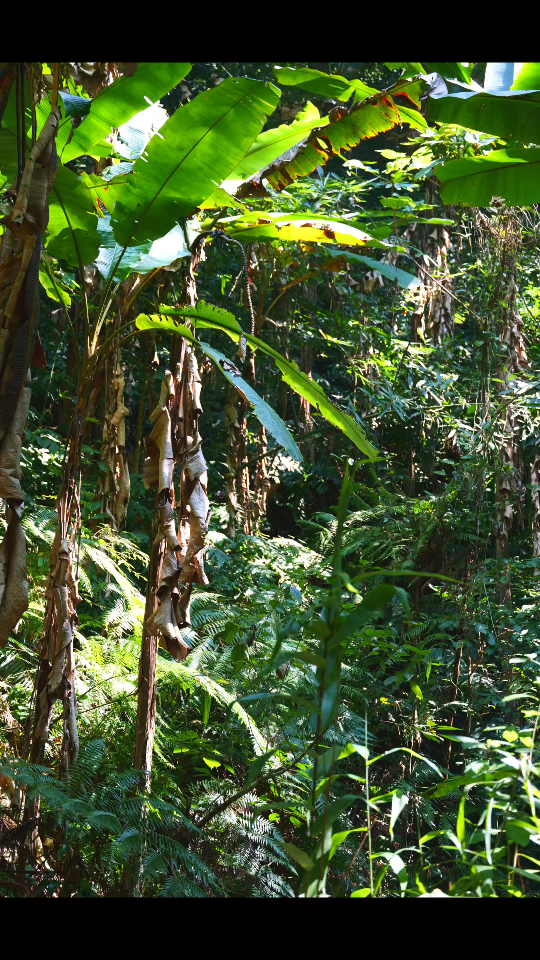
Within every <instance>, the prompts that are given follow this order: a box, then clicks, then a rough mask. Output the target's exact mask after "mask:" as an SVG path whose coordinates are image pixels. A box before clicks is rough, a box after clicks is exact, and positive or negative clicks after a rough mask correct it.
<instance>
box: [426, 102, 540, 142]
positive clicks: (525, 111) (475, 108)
mask: <svg viewBox="0 0 540 960" xmlns="http://www.w3.org/2000/svg"><path fill="white" fill-rule="evenodd" d="M427 117H428V120H437V121H438V122H439V123H455V124H461V126H463V127H468V128H469V129H470V130H479V131H481V132H483V133H493V134H495V135H496V136H497V137H501V139H502V140H521V141H523V142H525V143H536V142H537V141H538V139H539V136H538V131H539V129H540V92H533V93H521V92H520V91H518V90H516V91H511V90H507V91H504V93H503V92H500V93H499V96H493V95H492V94H489V93H476V94H474V93H472V94H468V93H463V94H453V95H451V96H449V97H439V98H438V99H433V98H430V99H429V100H428V107H427Z"/></svg>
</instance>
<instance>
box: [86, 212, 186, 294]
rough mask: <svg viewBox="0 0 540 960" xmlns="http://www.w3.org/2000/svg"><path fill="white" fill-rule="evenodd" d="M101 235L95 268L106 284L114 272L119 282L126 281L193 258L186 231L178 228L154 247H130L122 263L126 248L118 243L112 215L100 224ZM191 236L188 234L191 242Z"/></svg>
mask: <svg viewBox="0 0 540 960" xmlns="http://www.w3.org/2000/svg"><path fill="white" fill-rule="evenodd" d="M98 234H99V238H100V248H99V256H98V258H97V260H96V262H95V266H96V268H97V269H98V270H99V272H100V274H101V276H102V277H104V278H105V279H106V280H110V278H111V276H112V271H114V276H115V278H116V279H117V280H125V278H126V277H127V276H128V275H129V274H130V273H150V272H151V271H152V270H155V269H156V268H157V267H168V266H169V265H170V264H171V263H174V261H175V260H178V259H179V258H181V257H188V256H189V255H190V251H189V247H188V245H187V243H186V239H185V237H184V231H183V230H182V227H181V226H179V225H178V224H177V225H176V226H175V227H173V228H172V230H170V231H169V233H167V234H166V235H165V236H164V237H160V238H159V240H154V242H153V243H151V242H150V241H148V242H147V243H141V244H139V246H137V247H128V248H127V250H126V251H125V252H124V254H123V256H122V258H121V259H120V255H121V254H122V249H123V248H122V247H120V246H119V245H118V244H117V242H116V240H115V239H114V233H113V230H112V227H111V218H110V215H109V214H105V216H104V217H103V218H102V219H101V220H100V221H99V223H98ZM189 236H190V235H189V233H188V239H189ZM115 268H116V269H115Z"/></svg>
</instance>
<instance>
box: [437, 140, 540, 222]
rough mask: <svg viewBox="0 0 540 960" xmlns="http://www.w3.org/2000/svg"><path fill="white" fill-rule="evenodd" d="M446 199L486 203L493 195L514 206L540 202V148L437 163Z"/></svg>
mask: <svg viewBox="0 0 540 960" xmlns="http://www.w3.org/2000/svg"><path fill="white" fill-rule="evenodd" d="M435 175H436V176H437V177H438V178H439V180H440V181H441V197H442V200H443V202H444V203H446V204H451V203H463V204H466V205H468V206H475V207H485V206H487V205H488V204H489V203H490V201H491V199H492V197H504V199H505V200H506V201H507V202H508V203H509V204H511V205H512V206H516V207H518V206H526V205H528V204H531V203H540V148H538V147H535V148H531V149H529V150H527V149H517V148H516V149H514V150H493V152H492V153H488V154H487V156H484V157H470V158H469V159H466V160H450V161H447V162H446V163H444V164H441V165H439V166H438V167H435Z"/></svg>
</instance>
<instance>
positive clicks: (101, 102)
mask: <svg viewBox="0 0 540 960" xmlns="http://www.w3.org/2000/svg"><path fill="white" fill-rule="evenodd" d="M190 69H191V64H190V63H140V64H139V66H138V67H137V70H136V72H135V73H134V75H133V76H132V77H125V76H123V77H119V78H118V80H115V81H114V83H111V85H110V87H105V89H104V90H102V91H101V93H98V95H97V97H95V98H94V99H93V100H92V104H91V108H90V113H89V115H88V116H87V117H86V118H85V119H84V120H83V122H82V123H81V124H80V126H78V127H77V129H76V130H75V133H74V134H73V138H72V140H71V141H70V143H68V144H67V145H66V146H65V147H64V150H63V152H62V156H61V159H62V162H63V163H68V162H69V161H70V160H74V159H75V157H80V156H82V155H83V154H85V153H87V154H90V155H92V154H93V153H94V152H95V147H96V146H97V144H98V143H99V142H100V140H103V139H104V138H105V137H107V136H108V135H109V134H110V132H111V130H112V128H113V127H115V128H116V129H118V127H120V126H121V125H122V124H123V123H127V121H128V120H130V119H131V117H134V116H135V114H136V113H140V111H141V110H144V108H145V106H146V105H147V100H146V99H145V98H146V97H148V99H149V100H152V101H153V102H155V101H156V100H159V99H160V97H163V96H164V95H165V94H166V93H168V92H169V90H172V88H173V87H175V86H176V85H177V84H178V83H180V81H181V80H182V79H183V78H184V77H185V76H186V74H187V73H188V72H189V70H190ZM103 156H108V154H106V153H105V154H103Z"/></svg>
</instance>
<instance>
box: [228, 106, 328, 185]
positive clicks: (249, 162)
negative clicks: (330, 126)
mask: <svg viewBox="0 0 540 960" xmlns="http://www.w3.org/2000/svg"><path fill="white" fill-rule="evenodd" d="M328 120H329V118H328V117H321V115H320V113H319V111H318V109H317V107H315V106H313V104H312V103H310V102H309V101H308V103H307V104H306V106H305V107H304V109H303V110H302V111H301V112H300V113H299V114H298V116H297V117H296V118H295V120H293V122H292V123H282V124H281V125H280V126H279V127H274V128H273V130H265V131H264V132H263V133H260V134H259V136H258V137H257V138H256V139H255V140H254V141H253V143H252V145H251V147H250V148H249V150H248V152H247V153H246V155H245V157H243V159H242V160H241V161H240V163H239V164H238V166H237V167H235V169H234V170H233V171H232V173H230V174H229V176H228V178H227V179H228V180H239V181H242V180H247V179H248V178H249V177H251V176H253V174H254V173H258V172H259V170H263V169H264V167H266V166H268V164H269V163H273V162H274V160H276V159H277V157H280V156H281V155H282V154H283V153H285V151H286V150H290V148H291V147H294V146H296V144H297V143H300V141H301V140H304V139H305V137H307V135H308V134H309V133H310V132H311V130H313V128H314V127H322V126H325V124H327V123H328Z"/></svg>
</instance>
